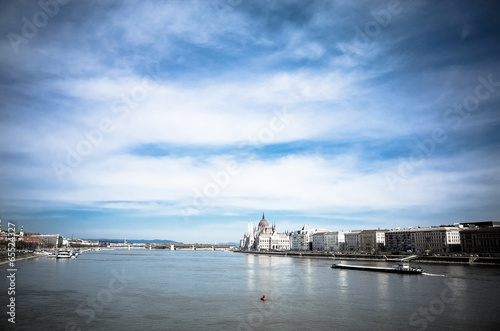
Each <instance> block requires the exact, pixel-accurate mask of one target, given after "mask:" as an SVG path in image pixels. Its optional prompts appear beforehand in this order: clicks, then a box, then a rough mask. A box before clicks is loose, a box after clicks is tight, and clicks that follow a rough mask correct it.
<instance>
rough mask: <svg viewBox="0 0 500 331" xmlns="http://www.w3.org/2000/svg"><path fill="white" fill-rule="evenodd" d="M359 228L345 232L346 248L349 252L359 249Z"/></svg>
mask: <svg viewBox="0 0 500 331" xmlns="http://www.w3.org/2000/svg"><path fill="white" fill-rule="evenodd" d="M360 232H361V230H355V231H350V232H348V233H346V234H345V246H346V250H348V251H351V252H357V251H359V234H360Z"/></svg>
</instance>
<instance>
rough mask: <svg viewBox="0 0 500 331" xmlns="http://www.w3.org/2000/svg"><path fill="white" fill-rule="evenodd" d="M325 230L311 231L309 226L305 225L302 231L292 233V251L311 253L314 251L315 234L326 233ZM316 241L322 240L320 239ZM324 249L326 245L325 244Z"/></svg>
mask: <svg viewBox="0 0 500 331" xmlns="http://www.w3.org/2000/svg"><path fill="white" fill-rule="evenodd" d="M325 232H328V230H325V229H311V228H310V227H309V225H308V224H305V225H304V226H303V227H302V229H300V230H297V231H294V232H292V234H291V250H294V251H310V250H312V249H313V235H314V234H315V233H325ZM316 240H321V239H320V237H318V238H317V239H316ZM323 247H324V244H323Z"/></svg>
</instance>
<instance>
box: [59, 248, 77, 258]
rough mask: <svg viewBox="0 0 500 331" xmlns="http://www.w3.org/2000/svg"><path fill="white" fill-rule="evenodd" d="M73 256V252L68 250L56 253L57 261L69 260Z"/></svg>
mask: <svg viewBox="0 0 500 331" xmlns="http://www.w3.org/2000/svg"><path fill="white" fill-rule="evenodd" d="M74 256H75V255H74V254H73V251H71V250H69V249H63V250H60V251H59V252H57V258H58V259H70V258H72V257H74Z"/></svg>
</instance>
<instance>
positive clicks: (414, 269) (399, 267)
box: [332, 263, 424, 275]
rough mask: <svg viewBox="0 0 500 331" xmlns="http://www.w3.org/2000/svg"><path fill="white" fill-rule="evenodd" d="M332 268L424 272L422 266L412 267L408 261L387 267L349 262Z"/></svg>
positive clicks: (411, 273)
mask: <svg viewBox="0 0 500 331" xmlns="http://www.w3.org/2000/svg"><path fill="white" fill-rule="evenodd" d="M332 268H335V269H350V270H363V271H378V272H390V273H396V274H410V275H419V274H422V272H424V271H423V270H422V268H420V267H410V265H409V264H408V263H403V264H399V265H397V266H396V267H392V268H385V267H372V266H364V265H347V264H340V263H338V264H333V265H332Z"/></svg>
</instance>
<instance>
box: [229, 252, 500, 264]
mask: <svg viewBox="0 0 500 331" xmlns="http://www.w3.org/2000/svg"><path fill="white" fill-rule="evenodd" d="M235 252H237V253H244V254H262V255H275V256H290V257H309V258H318V259H331V260H346V261H349V260H353V261H381V262H383V261H389V262H396V261H397V260H400V259H402V258H407V257H408V255H367V254H333V253H324V252H299V251H279V252H278V251H265V252H264V251H260V252H257V251H235ZM411 262H416V263H430V264H469V265H476V264H477V265H495V266H500V258H498V257H480V256H479V257H466V256H419V257H417V258H415V259H412V260H411Z"/></svg>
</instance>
